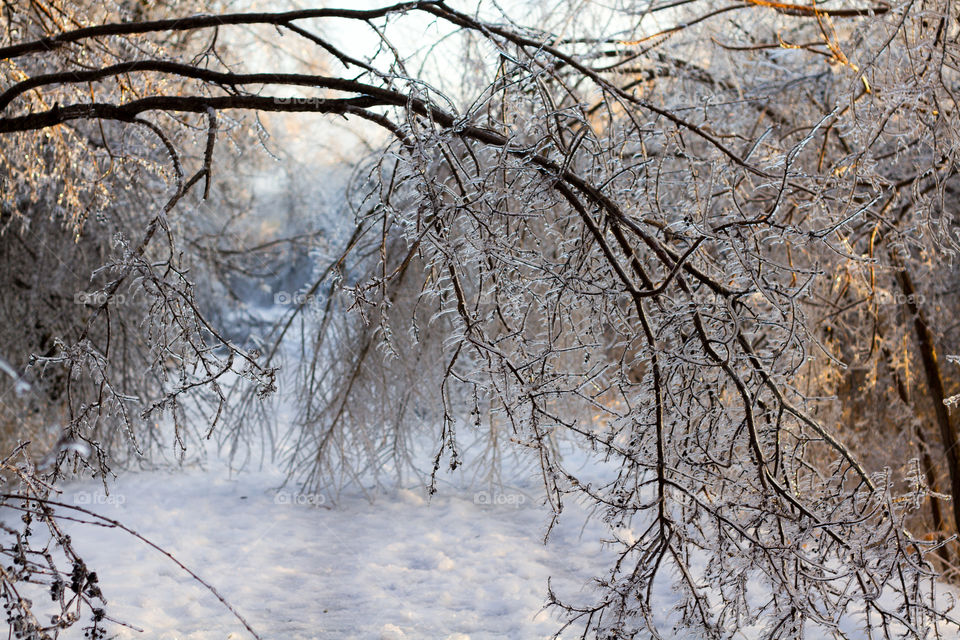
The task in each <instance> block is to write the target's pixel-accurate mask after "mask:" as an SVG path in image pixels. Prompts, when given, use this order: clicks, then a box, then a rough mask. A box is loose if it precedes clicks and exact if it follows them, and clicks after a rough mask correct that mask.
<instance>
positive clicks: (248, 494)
mask: <svg viewBox="0 0 960 640" xmlns="http://www.w3.org/2000/svg"><path fill="white" fill-rule="evenodd" d="M282 481H283V476H282V474H280V473H279V472H278V471H270V472H256V473H254V472H250V473H230V472H229V471H228V470H227V469H226V467H225V466H215V467H213V468H210V469H208V470H207V471H199V470H193V471H178V472H162V471H152V472H143V473H129V474H126V475H123V476H121V478H120V479H119V481H118V482H116V483H115V484H114V486H112V488H111V491H110V494H109V495H106V494H104V491H103V487H102V485H99V484H96V483H94V482H81V483H73V484H70V485H68V486H67V487H66V488H65V492H64V495H63V496H61V498H60V500H61V501H62V502H66V503H68V504H76V505H77V506H81V507H84V508H88V509H90V510H92V511H95V512H97V513H99V514H102V515H104V516H106V517H108V518H112V519H115V520H118V521H120V522H122V523H123V524H125V525H126V526H128V527H130V528H132V529H134V530H135V531H137V532H138V533H139V534H140V535H142V536H143V537H145V538H147V539H149V540H150V541H152V542H154V543H156V544H157V545H159V546H160V547H162V548H163V549H165V550H166V551H168V552H170V553H171V554H172V555H173V556H175V557H176V558H177V559H178V560H180V561H181V562H183V563H184V564H185V565H186V566H188V567H190V569H191V570H193V571H194V572H195V573H197V574H198V575H199V576H200V577H201V578H203V579H204V580H205V581H207V582H208V583H209V584H211V585H212V586H213V587H214V588H215V589H216V590H217V591H218V592H219V593H220V594H221V595H222V596H223V597H224V598H225V599H226V600H227V601H228V602H230V603H231V604H232V605H233V606H234V607H235V608H236V610H237V611H238V612H239V613H240V614H241V615H242V616H244V618H245V619H246V620H247V621H248V623H249V624H250V625H251V626H252V627H253V629H254V630H256V631H257V633H258V634H260V635H261V637H263V638H264V639H265V640H266V639H271V638H276V639H281V638H282V639H289V640H312V639H319V638H358V639H367V638H373V639H380V638H382V639H400V638H440V639H446V640H482V639H485V638H524V639H527V638H530V639H533V638H547V637H550V636H551V635H552V634H553V633H554V632H556V631H557V629H558V628H559V627H560V624H561V623H560V622H558V620H557V619H556V618H554V617H553V615H552V614H551V613H549V612H546V611H544V610H543V605H544V602H545V600H546V589H547V578H548V577H550V576H552V580H551V584H552V586H553V588H554V590H555V591H556V592H557V593H558V594H559V595H561V596H569V597H573V598H576V597H577V596H581V597H582V596H586V595H588V594H586V593H584V592H583V591H582V589H583V588H584V585H585V584H586V583H587V582H588V581H589V580H590V578H591V577H592V576H593V575H594V573H593V572H596V571H602V570H603V568H605V567H606V566H608V564H609V562H610V558H609V557H607V555H606V554H608V553H609V552H607V551H604V549H603V548H602V545H601V544H600V539H601V537H602V532H601V530H600V526H599V525H597V524H595V521H591V522H590V523H589V524H588V525H587V527H586V528H585V529H584V527H583V525H584V518H585V516H586V514H585V513H583V512H578V511H577V507H576V505H568V507H569V508H568V509H567V511H565V513H564V516H565V517H564V518H563V519H562V520H561V523H560V525H559V527H558V528H555V529H554V531H553V532H552V533H551V535H550V538H549V543H548V544H546V545H544V544H543V533H544V531H545V526H546V523H547V522H548V521H549V514H548V513H547V511H546V510H545V508H544V507H542V506H540V505H538V504H537V501H535V500H534V499H533V498H532V497H531V496H530V494H529V492H528V491H521V490H519V489H510V488H506V487H505V488H501V489H498V490H495V491H492V492H491V491H486V492H484V491H481V492H473V491H470V490H469V489H467V488H466V487H459V488H457V487H447V488H445V489H444V490H441V492H440V493H438V494H437V495H435V496H433V497H432V498H431V499H429V500H428V499H427V496H426V494H425V492H424V491H423V490H422V489H420V488H403V489H400V490H397V491H394V492H392V493H387V494H386V495H381V496H380V497H379V498H378V499H377V500H375V501H374V502H373V503H371V502H370V501H368V500H366V499H364V498H363V497H362V496H361V495H360V494H356V495H344V496H341V497H340V499H339V500H338V502H337V503H336V504H335V505H334V504H333V501H332V500H331V499H330V498H329V497H327V496H322V495H309V494H308V495H300V494H295V493H291V492H289V491H287V490H284V489H280V490H279V491H278V490H276V488H277V487H278V486H280V485H281V484H282ZM68 529H69V533H70V535H71V537H72V539H73V541H74V545H75V548H76V549H77V550H78V551H79V552H80V553H81V555H82V556H83V557H84V558H85V560H86V561H87V564H88V566H90V567H91V569H94V570H96V571H97V573H98V575H99V577H100V583H101V586H102V589H103V592H104V594H105V596H106V597H107V599H108V611H107V613H108V615H109V616H111V617H112V618H116V619H119V620H123V621H125V622H128V623H130V624H131V625H135V626H137V627H139V628H140V629H143V633H139V632H137V631H134V630H132V629H130V628H125V627H121V626H111V627H109V629H110V632H111V633H112V634H115V636H114V637H116V638H118V639H123V638H136V637H140V638H144V637H146V638H156V639H159V640H208V639H210V640H212V639H214V638H216V639H217V640H223V639H224V638H249V637H251V636H250V634H249V633H248V632H247V631H246V630H245V629H244V628H243V626H242V625H241V624H240V622H239V621H238V620H237V619H236V618H235V617H233V616H232V614H231V613H230V612H229V611H228V610H227V609H226V608H225V607H224V606H223V604H222V603H220V602H219V601H218V600H217V598H216V597H215V596H214V595H213V594H211V593H210V592H209V591H207V590H206V589H205V588H204V587H202V586H201V585H200V584H198V583H197V582H196V581H195V580H193V579H192V578H191V577H190V576H189V575H188V574H187V573H185V572H184V571H183V570H182V569H180V568H179V567H177V566H176V565H175V564H174V563H173V562H172V561H171V560H170V559H169V558H167V557H165V556H164V555H163V554H161V553H159V552H157V551H156V550H155V549H152V548H150V547H149V546H148V545H146V544H144V543H143V542H142V541H140V540H137V539H136V538H135V537H134V536H131V535H130V534H129V533H126V532H123V531H120V530H117V529H108V528H102V527H97V526H92V525H85V524H78V523H71V524H70V526H69V527H68ZM588 588H589V587H588ZM81 626H82V625H79V624H78V625H77V626H76V627H75V628H74V629H72V630H70V631H69V632H68V633H67V634H66V635H65V636H63V637H66V638H77V639H79V638H81V637H82V631H81V630H80V627H81ZM108 637H111V636H110V635H108Z"/></svg>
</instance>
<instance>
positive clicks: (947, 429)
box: [897, 265, 960, 533]
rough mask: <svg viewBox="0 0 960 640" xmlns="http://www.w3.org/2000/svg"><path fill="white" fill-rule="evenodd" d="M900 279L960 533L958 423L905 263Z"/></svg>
mask: <svg viewBox="0 0 960 640" xmlns="http://www.w3.org/2000/svg"><path fill="white" fill-rule="evenodd" d="M897 266H898V271H897V280H898V282H899V283H900V290H901V291H902V292H903V295H904V306H906V308H907V311H909V313H910V315H911V316H912V317H913V330H914V338H915V340H916V344H917V350H918V351H919V352H920V360H921V362H922V363H923V373H924V376H925V378H926V381H927V388H928V389H929V391H930V400H931V401H932V402H933V411H934V416H935V418H936V421H937V426H938V427H939V428H940V440H941V444H942V445H943V449H944V453H945V454H946V458H947V469H948V470H949V472H950V495H951V497H952V498H953V505H952V507H953V522H954V526H956V530H957V532H958V533H960V509H958V508H957V501H958V500H960V449H958V443H960V434H958V432H957V427H956V425H954V424H953V422H952V421H951V420H950V412H949V411H948V409H947V405H946V404H944V400H946V397H947V394H946V390H945V389H944V386H943V376H942V375H941V374H940V366H939V364H938V363H937V348H936V346H935V345H934V341H933V332H932V331H930V327H929V326H928V325H927V323H926V321H925V320H924V317H923V312H922V311H921V309H920V306H919V304H917V302H918V300H917V292H916V289H915V288H914V286H913V282H912V281H911V279H910V274H908V273H907V271H906V269H905V268H904V267H903V266H902V265H897Z"/></svg>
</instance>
